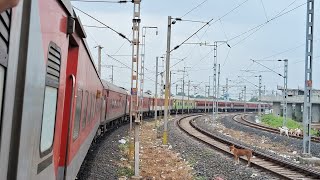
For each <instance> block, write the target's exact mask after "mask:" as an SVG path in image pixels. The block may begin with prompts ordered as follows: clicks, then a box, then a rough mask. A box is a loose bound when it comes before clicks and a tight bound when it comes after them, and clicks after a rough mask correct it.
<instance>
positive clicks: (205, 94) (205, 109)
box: [204, 85, 207, 113]
mask: <svg viewBox="0 0 320 180" xmlns="http://www.w3.org/2000/svg"><path fill="white" fill-rule="evenodd" d="M204 98H205V99H204V113H206V112H207V85H204Z"/></svg>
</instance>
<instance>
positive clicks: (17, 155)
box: [0, 0, 105, 179]
mask: <svg viewBox="0 0 320 180" xmlns="http://www.w3.org/2000/svg"><path fill="white" fill-rule="evenodd" d="M1 18H2V19H4V22H5V23H4V24H3V22H2V21H1V23H0V30H1V31H0V33H1V35H2V36H3V37H5V38H4V39H3V38H2V37H1V38H0V49H1V52H4V51H2V50H3V47H5V58H4V59H2V58H3V57H1V59H2V60H1V61H0V62H1V63H0V72H1V73H0V90H1V92H0V95H1V96H0V97H1V98H2V95H3V101H1V110H2V111H1V112H0V115H1V121H0V125H1V131H0V133H1V136H0V138H1V140H0V142H1V145H0V166H1V168H0V179H75V177H76V175H77V173H78V170H79V168H80V166H81V164H82V162H83V159H84V157H85V155H86V153H87V151H88V149H89V146H90V144H91V141H92V140H93V138H94V136H95V134H96V131H97V129H98V127H99V125H100V120H101V117H103V116H104V111H105V108H104V106H103V104H104V103H103V102H104V99H103V96H102V91H103V85H102V82H101V81H100V78H99V75H98V73H97V71H96V69H95V67H94V63H93V60H92V57H91V55H90V53H89V51H88V47H87V45H86V42H85V37H86V35H85V33H84V31H83V28H82V25H81V22H80V21H79V19H77V17H76V15H75V14H74V12H73V10H72V6H71V3H70V1H68V0H32V1H21V3H19V4H18V6H17V7H16V8H14V9H13V10H8V11H7V12H4V13H2V14H1ZM4 29H5V30H6V31H3V30H4ZM10 29H14V31H13V30H11V31H10ZM3 40H4V41H5V43H3ZM8 57H9V58H8Z"/></svg>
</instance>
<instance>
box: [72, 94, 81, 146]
mask: <svg viewBox="0 0 320 180" xmlns="http://www.w3.org/2000/svg"><path fill="white" fill-rule="evenodd" d="M82 95H83V90H82V89H78V91H77V96H76V109H75V112H76V114H75V117H74V124H73V133H72V137H73V140H76V139H77V138H78V137H79V130H80V119H81V109H82Z"/></svg>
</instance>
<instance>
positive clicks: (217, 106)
mask: <svg viewBox="0 0 320 180" xmlns="http://www.w3.org/2000/svg"><path fill="white" fill-rule="evenodd" d="M219 87H220V64H218V87H217V105H216V108H217V113H218V112H219V94H220V92H219V91H220V88H219Z"/></svg>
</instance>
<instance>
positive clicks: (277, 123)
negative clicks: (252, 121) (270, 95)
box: [261, 114, 317, 135]
mask: <svg viewBox="0 0 320 180" xmlns="http://www.w3.org/2000/svg"><path fill="white" fill-rule="evenodd" d="M282 121H283V117H281V116H279V117H278V116H275V115H273V114H266V115H263V116H262V121H261V122H262V123H263V124H265V125H268V126H271V127H274V128H278V127H282ZM287 127H288V128H289V129H296V128H299V129H303V126H302V124H301V123H300V122H297V121H294V120H292V119H291V118H287ZM311 134H312V135H316V134H317V132H316V131H315V130H313V129H311Z"/></svg>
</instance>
